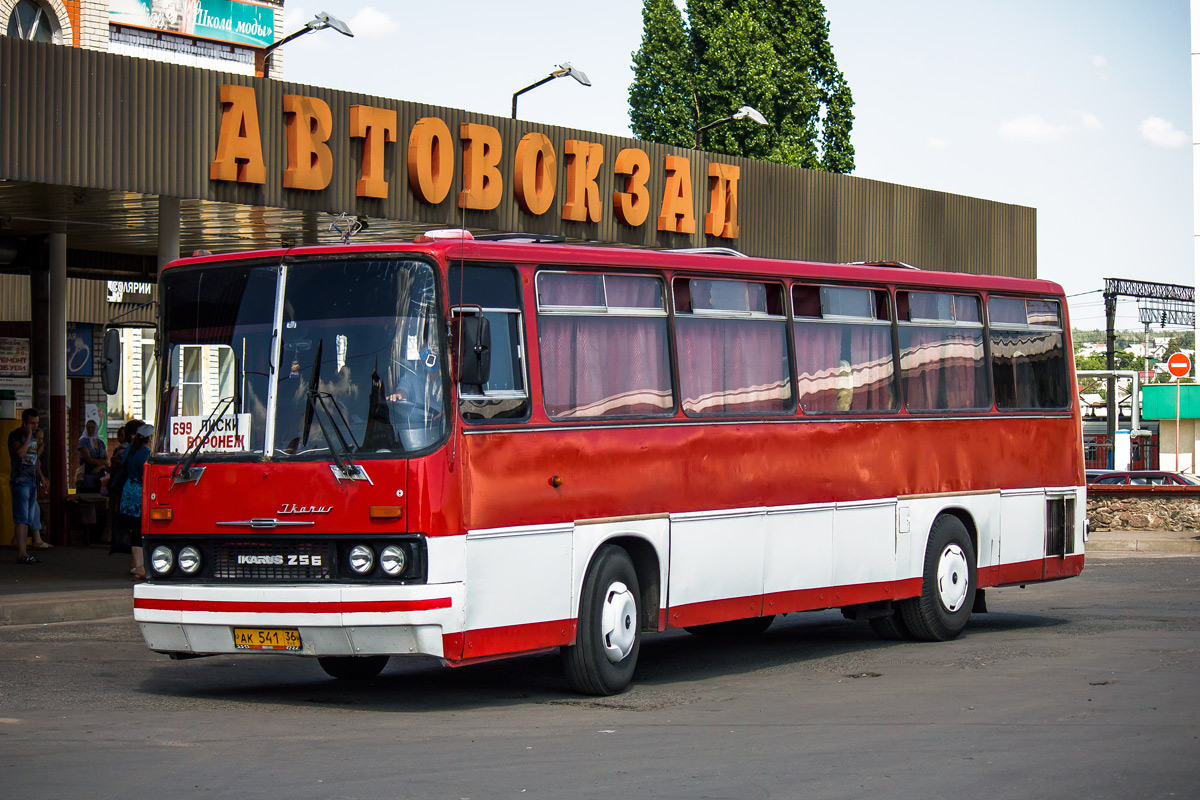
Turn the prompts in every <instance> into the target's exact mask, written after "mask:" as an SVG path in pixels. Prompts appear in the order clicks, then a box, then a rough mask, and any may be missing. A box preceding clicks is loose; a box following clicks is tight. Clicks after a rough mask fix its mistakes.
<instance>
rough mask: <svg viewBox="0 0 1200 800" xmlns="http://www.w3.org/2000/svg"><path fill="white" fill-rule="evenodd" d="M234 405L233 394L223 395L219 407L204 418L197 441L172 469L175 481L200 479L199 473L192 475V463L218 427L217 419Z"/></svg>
mask: <svg viewBox="0 0 1200 800" xmlns="http://www.w3.org/2000/svg"><path fill="white" fill-rule="evenodd" d="M231 405H233V395H230V396H229V397H222V398H221V400H220V401H219V402H218V403H217V407H216V408H214V409H213V410H212V413H211V414H209V415H208V416H207V417H205V418H204V422H202V423H201V424H200V433H199V435H198V436H197V437H196V440H195V443H194V444H193V445H192V446H191V447H190V448H189V449H188V451H187V453H186V454H185V455H184V457H183V461H180V462H179V463H178V464H176V465H175V469H173V470H172V471H171V478H172V479H173V480H174V482H175V483H179V482H180V481H190V480H198V479H199V477H200V476H199V475H196V476H195V478H193V477H192V465H193V464H195V463H196V459H197V458H199V457H200V449H201V448H202V447H204V443H205V442H207V441H208V439H209V437H210V436H212V435H213V431H215V430H216V429H217V421H218V420H220V419H221V418H222V417H223V416H225V411H226V410H227V409H228V408H229V407H230V406H231Z"/></svg>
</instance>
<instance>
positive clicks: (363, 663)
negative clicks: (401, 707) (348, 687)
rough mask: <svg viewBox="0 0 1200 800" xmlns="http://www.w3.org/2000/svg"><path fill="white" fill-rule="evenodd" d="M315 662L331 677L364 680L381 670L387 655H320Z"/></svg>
mask: <svg viewBox="0 0 1200 800" xmlns="http://www.w3.org/2000/svg"><path fill="white" fill-rule="evenodd" d="M317 663H318V664H320V665H321V669H323V670H325V674H326V675H328V676H329V677H331V678H338V679H339V680H344V681H365V680H370V679H371V678H374V677H375V676H376V675H378V674H379V673H381V672H383V668H384V667H386V666H387V663H388V656H322V657H320V658H318V659H317Z"/></svg>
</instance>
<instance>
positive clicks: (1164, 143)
mask: <svg viewBox="0 0 1200 800" xmlns="http://www.w3.org/2000/svg"><path fill="white" fill-rule="evenodd" d="M1138 133H1140V134H1141V135H1142V138H1143V139H1145V140H1146V141H1147V142H1149V143H1150V144H1152V145H1154V146H1155V147H1184V146H1186V145H1187V144H1189V139H1188V135H1187V134H1186V133H1184V132H1183V131H1181V130H1179V129H1178V128H1176V127H1175V126H1174V125H1173V124H1172V123H1170V122H1168V121H1167V120H1165V119H1163V118H1162V117H1147V118H1146V119H1144V120H1142V121H1141V122H1140V123H1139V124H1138Z"/></svg>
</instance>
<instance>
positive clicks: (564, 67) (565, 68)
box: [512, 61, 592, 119]
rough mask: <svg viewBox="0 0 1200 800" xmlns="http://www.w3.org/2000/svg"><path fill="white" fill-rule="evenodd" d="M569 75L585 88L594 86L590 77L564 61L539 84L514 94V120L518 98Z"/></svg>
mask: <svg viewBox="0 0 1200 800" xmlns="http://www.w3.org/2000/svg"><path fill="white" fill-rule="evenodd" d="M568 75H570V76H571V77H572V78H574V79H575V80H577V81H579V82H580V83H582V84H583V85H584V86H591V85H592V82H591V81H589V80H588V76H587V75H584V74H583V70H581V69H579V68H578V67H572V66H571V62H569V61H564V62H563V63H561V64H558V65H556V66H555V68H554V71H553V72H551V73H550V74H549V75H547V76H546V77H544V78H542V79H541V80H540V81H538V82H537V83H531V84H529V85H528V86H526V87H525V88H524V89H521V90H520V91H518V92H514V93H513V105H512V118H513V119H516V118H517V98H518V97H520V96H521V95H523V94H525V93H526V92H528V91H529V90H530V89H536V88H537V87H539V86H541V85H542V84H543V83H549V82H550V81H552V80H554V79H555V78H565V77H567V76H568Z"/></svg>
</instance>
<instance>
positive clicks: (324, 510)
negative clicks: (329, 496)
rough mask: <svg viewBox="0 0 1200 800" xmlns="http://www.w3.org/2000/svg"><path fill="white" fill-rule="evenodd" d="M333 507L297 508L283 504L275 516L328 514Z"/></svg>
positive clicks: (291, 504)
mask: <svg viewBox="0 0 1200 800" xmlns="http://www.w3.org/2000/svg"><path fill="white" fill-rule="evenodd" d="M330 511H333V506H298V505H296V504H295V503H284V504H283V505H281V506H279V510H278V511H276V512H275V513H276V514H328V513H329V512H330Z"/></svg>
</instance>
